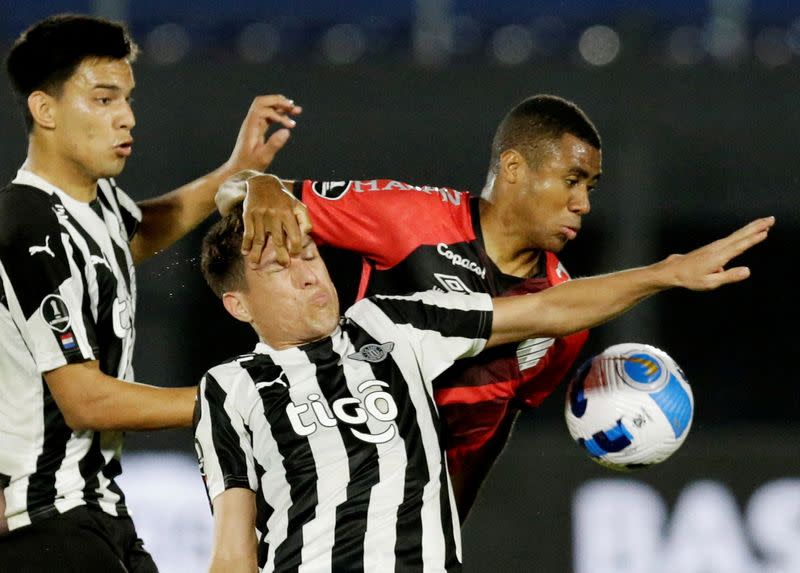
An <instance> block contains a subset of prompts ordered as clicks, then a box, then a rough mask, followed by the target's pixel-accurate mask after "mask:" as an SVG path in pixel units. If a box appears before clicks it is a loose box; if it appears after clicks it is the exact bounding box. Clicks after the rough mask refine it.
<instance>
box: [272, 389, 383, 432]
mask: <svg viewBox="0 0 800 573" xmlns="http://www.w3.org/2000/svg"><path fill="white" fill-rule="evenodd" d="M374 386H382V387H384V388H385V387H388V386H389V385H388V384H387V383H386V382H381V381H380V380H367V381H366V382H362V383H361V384H360V385H359V386H358V391H359V392H363V391H365V390H368V389H370V388H372V387H374ZM309 410H310V413H309ZM309 414H310V415H309ZM331 414H333V415H331ZM286 415H287V416H288V418H289V423H290V424H291V425H292V429H293V430H294V431H295V432H297V434H298V435H299V436H309V435H311V434H313V433H314V432H316V431H317V422H319V425H321V426H323V427H325V428H332V427H334V426H336V425H337V424H338V423H339V421H341V422H344V423H345V424H347V425H348V426H358V425H361V424H366V423H367V421H368V420H369V418H370V416H371V417H373V418H374V419H376V420H378V421H380V422H393V421H394V420H395V419H396V418H397V404H396V403H395V401H394V398H392V395H391V394H389V393H388V392H384V391H381V390H378V391H375V392H371V393H369V394H367V395H366V396H364V398H363V400H360V399H358V398H355V397H352V396H348V397H344V398H338V399H336V400H334V401H333V402H331V403H330V411H329V410H328V408H327V407H326V405H325V404H324V403H323V402H322V399H321V397H320V395H319V394H317V393H312V394H309V395H308V402H304V403H301V404H295V403H294V402H289V403H288V404H287V405H286ZM303 415H305V416H304V417H305V418H306V419H305V420H303V417H301V416H303ZM350 432H352V434H353V435H354V436H355V437H356V438H358V439H359V440H361V441H363V442H369V443H370V444H383V443H385V442H388V441H389V440H391V439H392V438H393V437H394V435H395V426H394V424H390V425H389V426H387V427H386V429H384V430H383V431H382V432H379V433H377V434H367V433H364V432H361V431H359V430H357V429H355V428H350Z"/></svg>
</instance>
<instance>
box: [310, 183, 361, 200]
mask: <svg viewBox="0 0 800 573" xmlns="http://www.w3.org/2000/svg"><path fill="white" fill-rule="evenodd" d="M351 183H352V182H351V181H314V182H313V183H312V184H311V190H312V191H313V192H314V193H316V194H317V195H319V196H320V197H322V198H323V199H330V200H331V201H335V200H336V199H341V198H342V197H343V196H344V194H345V193H347V192H348V191H349V190H350V184H351Z"/></svg>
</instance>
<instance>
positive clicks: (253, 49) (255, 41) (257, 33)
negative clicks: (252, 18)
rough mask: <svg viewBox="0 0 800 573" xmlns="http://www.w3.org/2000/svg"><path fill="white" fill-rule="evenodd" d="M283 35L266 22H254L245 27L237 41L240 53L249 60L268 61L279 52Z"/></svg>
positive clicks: (256, 61)
mask: <svg viewBox="0 0 800 573" xmlns="http://www.w3.org/2000/svg"><path fill="white" fill-rule="evenodd" d="M280 43H281V36H280V33H279V32H278V30H276V29H275V27H274V26H271V25H270V24H267V23H266V22H253V23H251V24H248V25H247V26H245V27H244V29H243V30H242V32H241V33H240V34H239V38H238V39H237V41H236V46H237V48H238V49H239V55H240V56H241V57H242V59H244V60H246V61H248V62H255V63H260V62H268V61H270V60H271V59H272V58H273V57H274V56H275V54H276V53H277V52H278V47H279V46H280Z"/></svg>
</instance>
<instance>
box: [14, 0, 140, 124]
mask: <svg viewBox="0 0 800 573" xmlns="http://www.w3.org/2000/svg"><path fill="white" fill-rule="evenodd" d="M138 53H139V47H138V46H137V45H136V43H134V41H133V40H132V39H131V36H130V34H129V33H128V29H127V28H126V26H125V25H124V24H122V23H121V22H113V21H111V20H106V19H103V18H96V17H94V16H85V15H83V14H56V15H54V16H49V17H47V18H45V19H44V20H41V21H40V22H37V23H36V24H34V25H33V26H31V27H30V28H28V29H27V30H25V31H24V32H23V33H22V34H20V36H19V38H17V40H16V41H15V42H14V45H13V46H12V48H11V51H10V52H9V54H8V57H7V58H6V71H7V73H8V77H9V79H10V80H11V85H12V87H13V88H14V92H15V93H16V95H17V99H18V101H19V103H20V105H21V106H22V109H23V113H24V115H25V125H26V126H27V128H28V131H30V130H31V128H32V127H33V117H31V114H30V111H29V110H28V102H27V100H28V96H29V95H31V93H33V92H34V91H36V90H42V91H45V92H47V93H49V94H50V95H53V96H56V97H57V96H60V95H61V92H62V90H63V88H64V83H65V82H66V81H67V80H69V78H70V77H72V74H74V73H75V70H76V69H77V68H78V66H80V64H81V62H83V61H84V60H85V59H86V58H91V57H97V58H111V59H114V60H121V59H128V60H129V61H131V62H133V61H134V60H135V59H136V56H137V54H138Z"/></svg>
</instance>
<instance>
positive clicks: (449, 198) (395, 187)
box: [302, 179, 469, 207]
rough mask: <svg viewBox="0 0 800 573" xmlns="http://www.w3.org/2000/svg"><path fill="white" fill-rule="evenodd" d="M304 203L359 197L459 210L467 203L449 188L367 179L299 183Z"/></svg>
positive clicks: (461, 193) (464, 195)
mask: <svg viewBox="0 0 800 573" xmlns="http://www.w3.org/2000/svg"><path fill="white" fill-rule="evenodd" d="M302 192H303V199H304V200H307V199H309V198H311V199H325V200H327V201H338V200H340V199H344V198H346V197H349V198H351V199H352V198H353V197H361V198H364V199H369V200H374V201H392V202H397V201H401V202H406V203H409V204H416V203H423V204H437V203H438V204H442V205H443V206H451V207H458V206H461V205H464V204H467V203H468V202H469V193H468V192H466V191H458V190H456V189H451V188H449V187H437V186H433V185H415V184H412V183H407V182H404V181H397V180H394V179H367V180H362V181H314V180H306V181H303V182H302Z"/></svg>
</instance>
